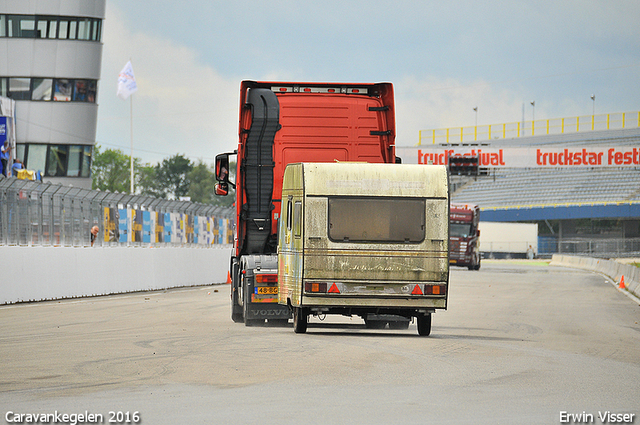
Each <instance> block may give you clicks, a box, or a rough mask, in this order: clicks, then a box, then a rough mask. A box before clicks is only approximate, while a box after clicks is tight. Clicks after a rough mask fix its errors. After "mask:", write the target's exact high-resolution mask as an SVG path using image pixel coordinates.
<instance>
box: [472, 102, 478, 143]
mask: <svg viewBox="0 0 640 425" xmlns="http://www.w3.org/2000/svg"><path fill="white" fill-rule="evenodd" d="M473 110H474V111H475V113H476V126H475V127H474V128H473V140H474V141H476V140H478V107H477V106H476V107H474V108H473Z"/></svg>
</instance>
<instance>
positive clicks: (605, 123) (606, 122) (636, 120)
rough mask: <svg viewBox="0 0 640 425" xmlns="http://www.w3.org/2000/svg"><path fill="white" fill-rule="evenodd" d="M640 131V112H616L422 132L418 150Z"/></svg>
mask: <svg viewBox="0 0 640 425" xmlns="http://www.w3.org/2000/svg"><path fill="white" fill-rule="evenodd" d="M638 127H640V112H636V111H633V112H617V113H611V114H597V115H585V116H579V117H569V118H553V119H547V120H533V121H522V122H511V123H501V124H488V125H481V126H470V127H449V128H438V129H431V130H420V131H419V137H418V143H417V144H416V146H421V145H423V144H429V143H430V144H441V143H443V144H444V143H470V142H477V141H483V140H493V139H513V138H518V137H525V136H541V135H546V134H564V133H578V132H583V131H595V130H619V129H623V128H638Z"/></svg>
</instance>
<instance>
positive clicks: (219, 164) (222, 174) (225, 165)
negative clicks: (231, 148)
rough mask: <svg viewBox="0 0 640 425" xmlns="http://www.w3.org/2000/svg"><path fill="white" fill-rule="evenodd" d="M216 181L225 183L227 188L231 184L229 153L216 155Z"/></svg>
mask: <svg viewBox="0 0 640 425" xmlns="http://www.w3.org/2000/svg"><path fill="white" fill-rule="evenodd" d="M216 180H218V181H219V182H220V183H224V184H225V186H226V183H228V182H229V154H227V153H221V154H219V155H216ZM227 190H228V189H227ZM216 191H217V189H216Z"/></svg>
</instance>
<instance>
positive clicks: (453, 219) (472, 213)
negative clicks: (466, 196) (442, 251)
mask: <svg viewBox="0 0 640 425" xmlns="http://www.w3.org/2000/svg"><path fill="white" fill-rule="evenodd" d="M449 218H450V224H449V226H450V227H449V263H450V264H452V265H454V266H460V267H467V268H468V269H469V270H480V261H481V256H480V229H479V223H480V207H478V205H469V204H461V203H453V202H452V203H451V205H450V209H449Z"/></svg>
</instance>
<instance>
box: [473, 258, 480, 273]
mask: <svg viewBox="0 0 640 425" xmlns="http://www.w3.org/2000/svg"><path fill="white" fill-rule="evenodd" d="M474 270H480V257H478V264H476V268H475V269H474Z"/></svg>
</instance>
